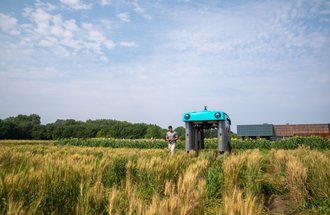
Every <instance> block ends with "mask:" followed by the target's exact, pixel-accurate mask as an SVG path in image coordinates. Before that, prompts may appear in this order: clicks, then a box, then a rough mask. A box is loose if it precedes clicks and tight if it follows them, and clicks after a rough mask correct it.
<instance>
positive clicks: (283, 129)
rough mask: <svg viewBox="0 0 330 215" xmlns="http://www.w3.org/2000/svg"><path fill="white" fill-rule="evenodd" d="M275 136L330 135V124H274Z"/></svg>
mask: <svg viewBox="0 0 330 215" xmlns="http://www.w3.org/2000/svg"><path fill="white" fill-rule="evenodd" d="M273 128H274V136H275V137H292V136H322V137H327V136H330V132H329V130H330V124H296V125H289V124H287V125H273Z"/></svg>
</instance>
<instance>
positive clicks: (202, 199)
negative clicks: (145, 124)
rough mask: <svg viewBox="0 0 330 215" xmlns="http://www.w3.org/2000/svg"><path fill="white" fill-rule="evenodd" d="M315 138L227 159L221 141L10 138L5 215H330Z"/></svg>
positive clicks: (2, 144)
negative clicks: (187, 144)
mask: <svg viewBox="0 0 330 215" xmlns="http://www.w3.org/2000/svg"><path fill="white" fill-rule="evenodd" d="M307 140H308V138H307V139H304V138H302V139H296V141H293V140H290V141H291V142H290V144H289V143H286V144H285V143H282V145H277V146H276V145H275V146H274V145H272V144H273V143H269V141H268V142H265V141H264V142H263V144H264V145H263V146H264V147H260V148H261V149H256V147H254V146H255V145H256V142H257V141H262V140H257V141H255V142H253V141H250V145H249V144H247V145H239V144H242V143H240V142H236V143H235V144H234V145H233V146H234V150H233V153H232V154H230V155H229V154H225V155H224V156H222V157H216V156H215V154H214V150H212V148H213V145H212V144H213V142H212V141H213V140H209V141H210V142H209V143H207V146H208V147H207V148H208V149H207V150H204V151H202V152H201V153H200V155H199V156H198V157H195V156H194V154H193V153H191V154H186V153H185V152H184V150H180V149H179V150H177V151H176V154H175V155H174V156H169V154H168V152H167V151H166V149H162V147H163V148H165V146H166V145H165V144H164V143H165V142H164V141H160V140H159V141H154V142H152V141H147V140H144V141H143V140H139V141H136V142H138V143H139V144H141V141H142V142H144V144H147V145H148V144H149V145H150V144H152V143H156V142H157V144H160V146H157V147H154V148H153V149H137V148H136V144H137V143H134V141H128V140H75V139H74V140H62V141H59V142H58V141H0V200H1V201H0V213H1V214H329V213H330V171H329V166H330V151H329V150H328V145H327V144H328V140H327V141H326V142H322V143H318V142H316V141H315V140H313V139H310V141H307ZM88 141H89V142H88ZM299 141H300V142H299ZM313 141H315V142H313ZM113 142H116V144H117V145H116V144H114V145H110V146H109V144H110V143H111V144H113ZM87 143H88V144H87ZM95 143H98V144H99V145H97V144H95ZM102 144H103V145H102ZM107 144H108V145H107ZM118 144H119V146H120V147H126V148H120V147H119V146H118ZM125 144H126V145H125ZM134 144H135V145H134ZM161 144H164V145H161ZM180 144H182V143H179V148H182V146H180ZM288 144H289V146H292V147H289V149H281V148H287V146H288ZM324 144H326V145H324ZM76 145H78V146H76ZM82 145H84V146H82ZM90 146H108V147H90ZM114 146H117V147H114ZM130 146H131V147H130ZM280 146H281V147H280ZM109 147H113V148H109ZM141 148H147V147H144V145H143V147H142V145H141ZM151 148H152V147H151ZM291 148H293V149H291ZM321 149H322V150H321Z"/></svg>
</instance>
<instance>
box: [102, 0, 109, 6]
mask: <svg viewBox="0 0 330 215" xmlns="http://www.w3.org/2000/svg"><path fill="white" fill-rule="evenodd" d="M109 4H111V0H101V5H103V6H104V5H109Z"/></svg>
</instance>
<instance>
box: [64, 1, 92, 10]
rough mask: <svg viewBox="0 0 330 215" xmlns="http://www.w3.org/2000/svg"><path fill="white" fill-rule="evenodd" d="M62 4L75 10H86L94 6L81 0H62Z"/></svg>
mask: <svg viewBox="0 0 330 215" xmlns="http://www.w3.org/2000/svg"><path fill="white" fill-rule="evenodd" d="M60 1H61V2H62V4H64V5H65V6H68V7H69V8H71V9H74V10H86V9H90V8H92V6H93V5H92V4H84V3H82V2H81V1H80V0H60Z"/></svg>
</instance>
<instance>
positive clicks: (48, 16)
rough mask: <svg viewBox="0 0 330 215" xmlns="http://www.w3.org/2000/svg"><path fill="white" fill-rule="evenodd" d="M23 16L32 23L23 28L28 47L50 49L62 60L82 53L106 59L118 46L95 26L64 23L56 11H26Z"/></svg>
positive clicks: (65, 21) (26, 9) (74, 21)
mask: <svg viewBox="0 0 330 215" xmlns="http://www.w3.org/2000/svg"><path fill="white" fill-rule="evenodd" d="M23 16H25V17H27V18H28V19H29V20H30V23H24V24H22V25H21V28H22V29H23V31H24V33H25V36H24V37H23V39H22V41H23V42H24V44H29V45H32V44H34V45H38V46H41V47H45V48H49V50H50V51H53V52H54V53H57V54H60V55H61V56H68V55H71V54H76V53H78V52H83V53H95V54H97V55H100V56H103V55H104V51H105V50H111V49H113V48H114V47H115V42H114V41H112V40H111V39H110V38H108V36H106V35H105V33H107V32H105V33H104V31H103V32H102V31H100V30H98V29H99V28H98V27H96V26H94V25H93V24H92V23H81V24H80V25H78V24H77V23H76V20H74V19H64V18H63V17H62V15H60V14H56V11H47V10H46V9H45V8H44V7H36V8H25V9H24V12H23ZM109 22H110V21H109V20H108V22H107V24H109ZM102 25H104V23H102ZM103 59H104V58H103Z"/></svg>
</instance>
